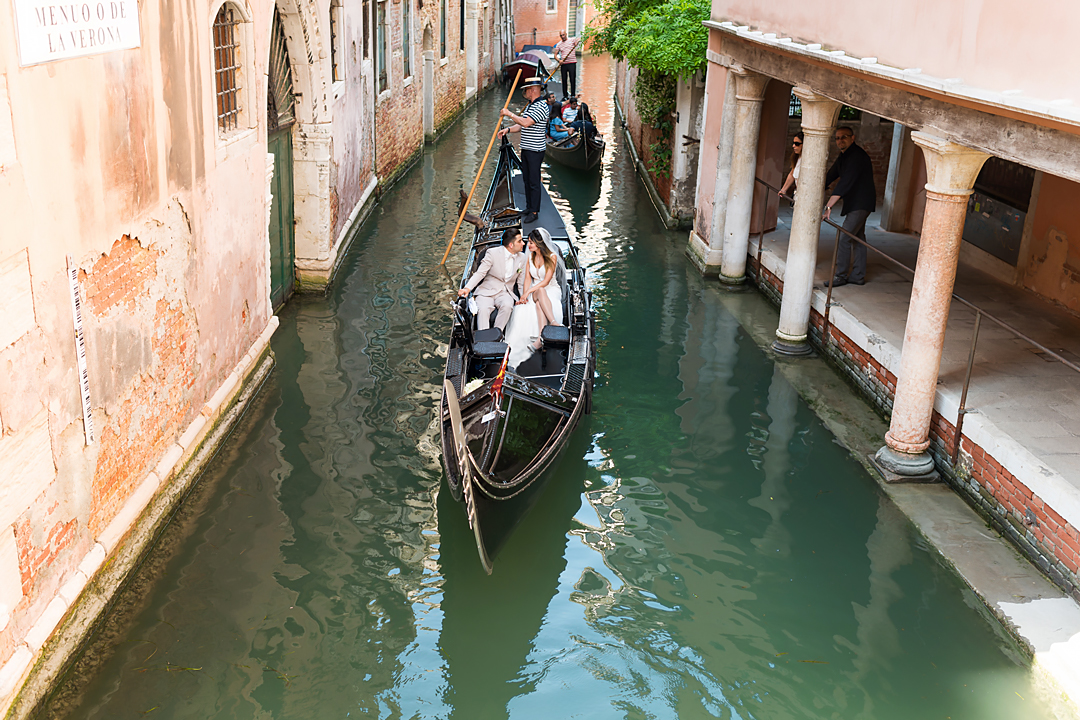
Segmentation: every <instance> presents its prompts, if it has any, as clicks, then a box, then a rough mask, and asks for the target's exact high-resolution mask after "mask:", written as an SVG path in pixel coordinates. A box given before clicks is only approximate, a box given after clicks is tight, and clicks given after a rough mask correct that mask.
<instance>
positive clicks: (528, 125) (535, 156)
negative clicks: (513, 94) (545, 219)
mask: <svg viewBox="0 0 1080 720" xmlns="http://www.w3.org/2000/svg"><path fill="white" fill-rule="evenodd" d="M521 87H522V91H523V92H524V93H525V99H526V100H528V101H529V104H528V105H526V106H525V109H524V110H522V111H521V114H520V115H517V114H515V113H513V112H511V111H510V110H508V109H507V108H503V109H502V116H503V117H508V118H510V119H511V120H513V121H514V124H513V125H511V126H510V127H508V128H503V129H502V130H500V131H499V137H505V136H506V133H512V132H520V133H521V170H522V174H523V175H524V176H525V217H524V221H525V222H526V223H531V222H535V221H536V218H537V214H538V213H539V212H540V165H541V164H542V163H543V162H544V151H546V150H547V124H548V116H549V115H550V114H551V111H550V110H549V109H548V104H547V102H546V101H545V100H543V99H542V98H543V95H544V82H543V80H541V79H540V78H535V77H534V78H529V79H528V80H526V81H525V82H524V83H522V85H521Z"/></svg>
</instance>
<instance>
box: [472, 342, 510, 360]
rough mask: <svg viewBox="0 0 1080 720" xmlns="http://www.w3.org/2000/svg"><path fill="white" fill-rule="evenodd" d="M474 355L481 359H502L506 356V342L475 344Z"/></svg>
mask: <svg viewBox="0 0 1080 720" xmlns="http://www.w3.org/2000/svg"><path fill="white" fill-rule="evenodd" d="M472 353H473V355H475V356H476V357H479V358H500V359H501V358H502V357H503V356H504V355H506V343H504V342H474V343H473V346H472Z"/></svg>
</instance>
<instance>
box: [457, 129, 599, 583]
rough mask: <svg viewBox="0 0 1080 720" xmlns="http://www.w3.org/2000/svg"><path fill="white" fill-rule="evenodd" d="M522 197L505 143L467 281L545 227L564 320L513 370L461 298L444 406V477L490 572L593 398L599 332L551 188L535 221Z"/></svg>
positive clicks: (496, 339)
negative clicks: (512, 240) (498, 252)
mask: <svg viewBox="0 0 1080 720" xmlns="http://www.w3.org/2000/svg"><path fill="white" fill-rule="evenodd" d="M524 193H525V188H524V181H523V179H522V175H521V170H520V161H519V160H518V157H517V155H516V153H515V152H514V148H513V146H512V145H510V143H508V142H503V144H502V147H501V148H500V154H499V162H498V166H497V167H496V170H495V177H494V179H493V180H492V183H491V187H490V189H489V190H488V195H487V200H486V202H485V204H484V209H483V211H482V212H481V214H480V216H479V222H478V223H474V237H473V244H472V247H471V249H470V252H469V258H468V261H467V262H466V264H465V272H464V274H463V275H462V278H461V286H464V284H465V282H466V281H467V280H468V278H469V277H470V276H471V274H472V273H473V271H474V270H475V269H476V268H477V267H478V266H479V264H480V261H481V260H482V258H483V254H484V253H485V252H487V250H488V249H489V248H492V247H496V246H498V245H499V244H500V242H501V238H502V233H503V232H504V231H505V230H506V229H508V228H511V227H520V228H521V229H522V232H523V234H525V235H528V233H529V232H531V231H532V229H533V228H534V227H538V226H539V227H543V228H545V229H546V230H547V231H548V232H549V233H550V234H551V236H552V241H553V243H554V245H555V246H556V247H557V248H558V250H559V253H560V255H561V256H562V259H563V262H564V264H565V273H560V285H561V286H562V298H563V318H564V319H565V323H566V324H565V325H558V326H547V327H545V328H544V331H543V332H542V333H541V338H540V339H541V345H542V347H541V348H540V349H539V350H538V351H537V352H536V353H534V354H533V355H532V356H530V357H529V358H527V359H526V360H524V361H522V362H520V363H519V364H518V365H517V366H516V367H511V366H509V365H508V362H509V357H510V354H509V350H508V347H507V345H506V343H504V342H502V339H503V338H502V332H501V331H500V330H498V329H495V328H493V329H489V330H483V331H477V330H476V329H475V328H476V325H475V320H474V318H473V317H472V313H471V312H470V311H469V308H468V305H467V302H466V301H465V300H464V299H456V300H455V301H454V303H453V315H454V319H453V328H452V330H451V335H450V342H449V347H448V349H447V358H446V370H445V375H444V381H443V398H442V402H441V404H440V420H441V423H440V434H441V441H442V454H443V466H444V468H445V470H446V477H447V483H448V485H449V487H450V492H451V494H452V496H453V497H454V499H455V500H457V501H458V502H460V503H461V504H462V505H463V506H464V509H465V514H466V517H467V518H468V522H469V525H470V527H471V528H472V530H473V534H474V535H475V538H476V546H477V550H478V551H479V554H480V560H481V562H482V563H483V566H484V569H485V570H486V571H487V572H488V573H490V572H491V570H492V562H493V560H494V558H495V556H496V555H497V554H498V552H499V550H500V549H501V548H502V546H503V545H504V544H505V542H506V540H507V538H508V537H509V536H510V534H511V533H512V532H513V530H514V528H515V527H516V526H517V524H518V522H519V521H520V520H521V518H522V517H524V516H525V514H526V513H527V512H528V511H529V509H530V508H531V507H532V505H533V503H534V502H535V501H536V499H537V497H539V494H540V491H541V490H542V488H543V486H544V485H545V483H546V482H547V481H548V479H549V478H550V476H551V474H552V472H551V471H552V468H553V466H554V464H555V460H556V459H557V457H558V455H559V453H560V451H561V450H562V449H563V447H565V445H566V444H567V442H568V441H569V439H570V436H571V434H572V433H573V431H574V428H575V427H576V426H577V424H578V422H579V421H580V419H581V417H582V416H583V415H585V414H587V413H588V412H589V411H590V410H591V403H592V389H593V369H594V367H595V360H596V358H595V347H596V331H595V327H594V317H593V311H592V294H591V292H590V290H589V288H588V284H587V283H586V280H585V271H584V269H583V268H582V267H581V265H580V263H579V261H578V255H577V249H576V247H575V246H574V244H573V241H572V239H571V237H570V234H569V232H568V230H567V228H566V225H565V224H564V222H563V221H562V218H561V217H560V216H559V213H558V211H557V210H556V209H555V205H554V203H552V201H551V198H550V197H548V195H547V192H546V190H545V191H544V192H543V194H542V200H541V210H540V213H539V218H538V220H537V221H536V222H535V223H530V224H528V225H525V226H523V225H522V212H521V210H520V208H521V207H523V206H524ZM563 275H564V277H562V276H563Z"/></svg>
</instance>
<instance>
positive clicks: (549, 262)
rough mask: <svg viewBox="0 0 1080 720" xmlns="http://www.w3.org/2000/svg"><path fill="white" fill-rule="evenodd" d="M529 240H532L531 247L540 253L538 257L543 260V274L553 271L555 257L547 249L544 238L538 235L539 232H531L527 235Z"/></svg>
mask: <svg viewBox="0 0 1080 720" xmlns="http://www.w3.org/2000/svg"><path fill="white" fill-rule="evenodd" d="M529 239H530V240H532V242H533V245H535V246H536V249H537V250H539V251H540V257H542V258H544V272H545V273H547V272H548V271H549V270H554V269H555V256H554V255H553V254H552V253H551V250H549V249H548V246H547V243H546V242H544V236H543V235H541V234H540V230H533V231H532V232H531V233H529Z"/></svg>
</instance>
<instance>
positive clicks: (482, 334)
mask: <svg viewBox="0 0 1080 720" xmlns="http://www.w3.org/2000/svg"><path fill="white" fill-rule="evenodd" d="M497 312H498V311H496V314H497ZM492 320H494V315H493V317H492ZM502 339H503V331H502V330H500V329H499V328H497V327H491V328H488V329H487V330H477V331H476V332H474V333H473V342H474V343H483V342H502Z"/></svg>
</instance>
